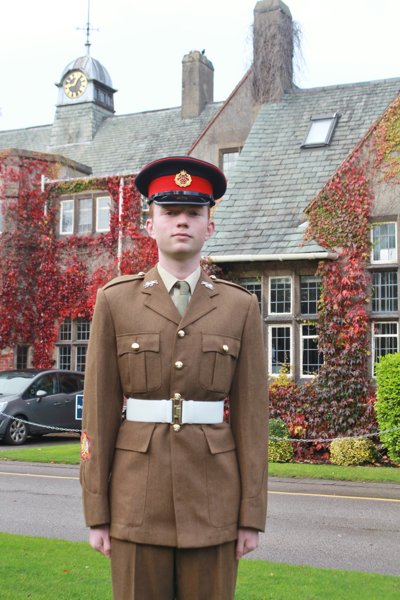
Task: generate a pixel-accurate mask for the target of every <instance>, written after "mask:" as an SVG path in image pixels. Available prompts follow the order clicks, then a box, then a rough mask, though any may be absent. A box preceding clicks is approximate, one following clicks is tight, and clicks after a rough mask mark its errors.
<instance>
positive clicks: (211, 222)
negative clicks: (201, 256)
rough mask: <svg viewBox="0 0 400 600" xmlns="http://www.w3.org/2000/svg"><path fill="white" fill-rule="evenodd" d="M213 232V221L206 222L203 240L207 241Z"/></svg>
mask: <svg viewBox="0 0 400 600" xmlns="http://www.w3.org/2000/svg"><path fill="white" fill-rule="evenodd" d="M214 230H215V223H214V221H211V220H210V221H208V225H207V233H206V235H205V239H206V240H208V239H209V238H210V237H211V236H212V234H213V233H214Z"/></svg>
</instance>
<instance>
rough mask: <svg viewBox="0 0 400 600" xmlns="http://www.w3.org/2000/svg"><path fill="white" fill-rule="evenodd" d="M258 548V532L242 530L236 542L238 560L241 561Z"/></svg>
mask: <svg viewBox="0 0 400 600" xmlns="http://www.w3.org/2000/svg"><path fill="white" fill-rule="evenodd" d="M257 547H258V531H256V530H255V529H244V528H240V529H239V531H238V538H237V542H236V559H237V560H240V559H241V558H242V557H243V556H244V555H245V554H247V553H248V552H251V551H252V550H255V549H256V548H257Z"/></svg>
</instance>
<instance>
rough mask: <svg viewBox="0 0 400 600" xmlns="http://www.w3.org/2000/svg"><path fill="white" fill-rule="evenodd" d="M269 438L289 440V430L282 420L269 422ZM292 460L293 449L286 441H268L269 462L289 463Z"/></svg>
mask: <svg viewBox="0 0 400 600" xmlns="http://www.w3.org/2000/svg"><path fill="white" fill-rule="evenodd" d="M269 435H270V438H271V437H273V438H289V437H290V434H289V428H288V426H287V425H286V423H285V422H284V421H283V420H282V419H270V420H269ZM292 460H293V447H292V444H291V442H289V441H288V440H284V439H282V440H271V439H269V441H268V461H269V462H291V461H292Z"/></svg>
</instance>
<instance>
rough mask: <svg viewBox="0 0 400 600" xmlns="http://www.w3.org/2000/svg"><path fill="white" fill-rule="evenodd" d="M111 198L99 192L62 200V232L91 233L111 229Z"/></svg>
mask: <svg viewBox="0 0 400 600" xmlns="http://www.w3.org/2000/svg"><path fill="white" fill-rule="evenodd" d="M110 215H111V199H110V197H109V196H105V195H104V194H103V195H99V194H98V192H97V193H96V192H89V193H88V194H85V195H84V196H83V195H76V196H74V197H73V198H65V199H63V200H61V201H60V234H62V235H72V234H78V235H89V234H91V233H103V232H106V231H110Z"/></svg>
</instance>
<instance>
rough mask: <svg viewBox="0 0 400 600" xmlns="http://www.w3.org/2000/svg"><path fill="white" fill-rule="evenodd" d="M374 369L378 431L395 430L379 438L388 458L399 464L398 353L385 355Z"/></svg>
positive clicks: (399, 391)
mask: <svg viewBox="0 0 400 600" xmlns="http://www.w3.org/2000/svg"><path fill="white" fill-rule="evenodd" d="M375 368H376V383H377V401H376V403H375V410H376V415H377V419H378V425H379V430H380V431H385V430H387V429H397V431H392V432H390V433H383V434H382V435H381V436H380V440H381V442H382V444H383V445H384V446H385V447H386V448H387V451H388V455H389V458H390V459H391V460H393V461H394V462H400V353H399V352H397V353H395V354H386V356H383V357H382V358H381V360H380V361H379V363H377V364H376V365H375Z"/></svg>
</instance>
